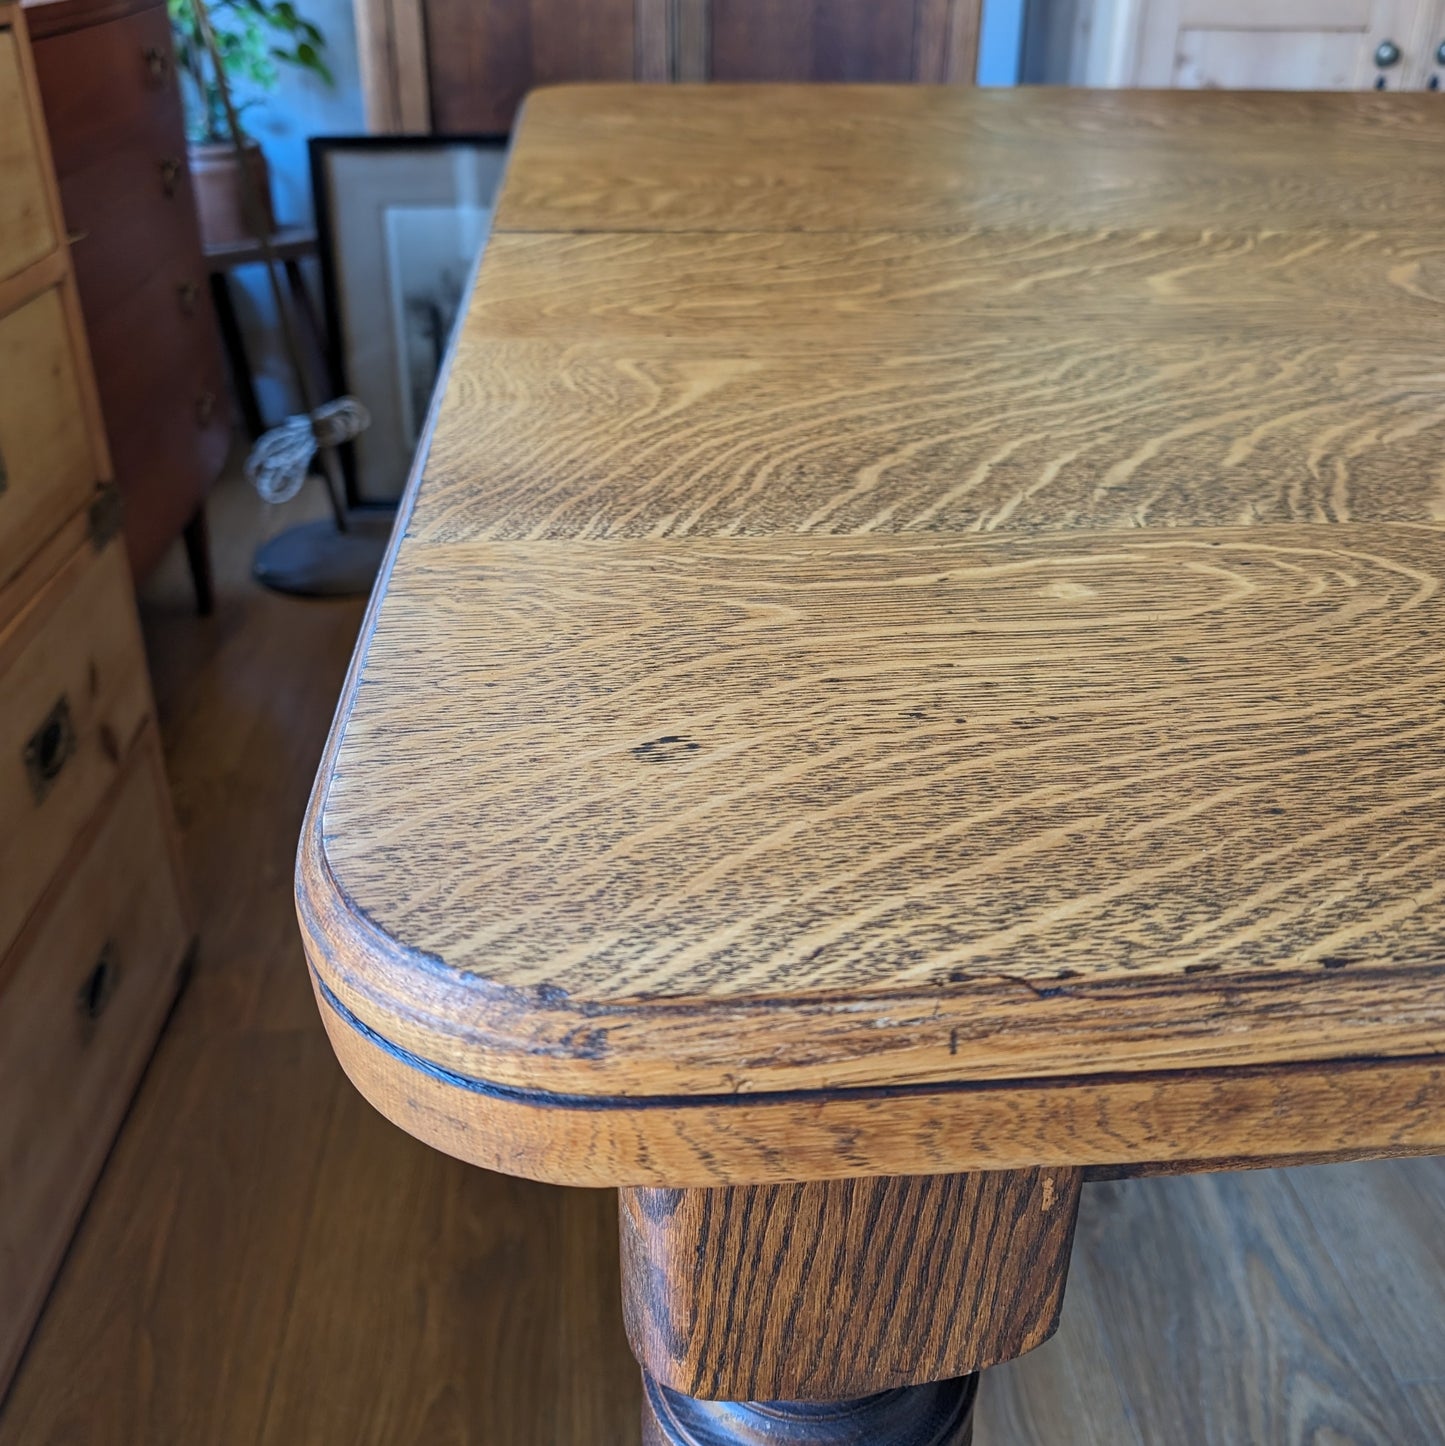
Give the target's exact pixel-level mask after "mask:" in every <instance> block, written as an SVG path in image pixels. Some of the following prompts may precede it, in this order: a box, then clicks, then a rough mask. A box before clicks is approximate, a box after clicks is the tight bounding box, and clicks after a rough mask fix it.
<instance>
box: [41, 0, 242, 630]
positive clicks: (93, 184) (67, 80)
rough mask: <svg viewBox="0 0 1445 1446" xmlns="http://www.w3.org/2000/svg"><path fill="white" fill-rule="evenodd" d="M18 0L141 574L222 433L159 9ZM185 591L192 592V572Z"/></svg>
mask: <svg viewBox="0 0 1445 1446" xmlns="http://www.w3.org/2000/svg"><path fill="white" fill-rule="evenodd" d="M29 15H30V29H31V35H32V38H33V41H34V48H35V65H36V71H37V73H38V76H39V81H40V91H41V97H42V99H43V101H44V105H45V118H46V126H47V129H48V130H49V133H50V143H51V149H52V151H53V153H54V156H55V169H56V173H57V176H58V178H59V183H60V199H61V205H62V207H63V208H64V212H65V221H66V226H67V228H68V230H69V232H70V234H71V237H72V238H73V242H74V250H73V255H74V261H75V275H76V284H77V286H78V288H79V291H80V303H81V310H82V312H83V313H84V316H85V325H86V332H87V334H88V336H89V339H90V347H91V353H92V355H93V357H94V362H95V372H96V380H97V384H98V386H99V389H100V402H101V410H102V412H103V414H104V417H105V428H106V433H107V437H108V439H109V442H110V450H111V457H112V461H113V465H114V469H115V480H116V482H117V484H118V486H119V487H120V491H121V496H122V499H123V502H124V513H123V518H124V524H123V525H124V529H125V541H126V550H127V552H128V553H129V555H130V562H131V567H132V570H133V571H134V572H135V573H136V575H137V576H144V575H145V574H146V573H147V572H149V571H150V569H151V568H152V567H154V566H155V564H156V563H157V562H158V561H159V560H160V557H161V554H162V553H163V552H164V551H165V550H166V548H167V547H168V546H169V545H170V544H171V543H172V542H173V541H174V540H175V538H176V537H177V535H178V534H180V533H181V532H182V531H186V530H187V529H190V535H189V536H188V541H191V542H195V541H197V540H198V537H197V534H198V533H199V532H200V526H201V524H200V522H199V519H200V517H201V516H202V513H201V504H202V502H203V500H204V498H205V494H206V490H207V488H208V487H209V486H210V484H211V482H212V481H213V480H214V479H215V477H216V475H217V473H219V471H220V469H221V467H222V465H223V464H224V462H225V458H226V452H227V448H228V446H229V443H230V419H229V411H228V407H227V405H226V401H225V395H226V394H225V372H224V369H223V363H222V360H221V351H220V341H219V336H218V333H217V329H216V320H215V315H214V312H213V311H212V308H211V300H210V291H209V288H208V286H207V277H206V266H205V262H204V260H203V258H202V254H201V241H200V234H199V231H198V229H197V225H196V214H195V205H194V200H193V196H192V192H191V178H190V171H189V168H188V166H187V163H186V137H185V126H184V120H183V116H182V110H181V95H180V88H179V85H178V82H177V76H176V68H175V61H174V56H173V52H172V45H171V31H170V21H169V18H168V16H167V13H166V7H165V5H164V4H162V3H157V0H53V3H50V4H45V5H37V6H35V7H33V8H32V9H31V10H30V11H29ZM192 555H193V557H194V556H195V549H194V548H193V549H192ZM200 555H201V556H202V557H204V550H203V549H202V551H201V554H200ZM203 571H204V569H203V568H202V572H203ZM197 590H198V593H200V595H201V597H202V599H203V601H204V598H205V596H206V588H205V579H204V577H203V576H201V575H198V577H197Z"/></svg>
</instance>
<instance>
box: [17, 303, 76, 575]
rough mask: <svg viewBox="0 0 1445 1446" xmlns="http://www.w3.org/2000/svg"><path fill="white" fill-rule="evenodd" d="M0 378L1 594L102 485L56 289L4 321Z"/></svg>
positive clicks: (68, 336)
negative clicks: (1, 480)
mask: <svg viewBox="0 0 1445 1446" xmlns="http://www.w3.org/2000/svg"><path fill="white" fill-rule="evenodd" d="M0 377H3V378H4V385H3V386H0V469H3V476H4V485H3V486H0V586H3V585H4V584H5V583H7V582H9V581H10V579H11V578H12V577H14V575H15V574H16V573H17V572H18V571H19V570H20V568H21V567H22V566H23V565H24V563H25V561H26V559H27V558H29V557H30V555H31V554H32V553H33V552H34V551H35V549H36V548H37V547H39V546H40V544H41V543H42V542H44V540H45V539H46V538H47V537H48V536H49V535H50V534H51V533H52V532H54V531H55V530H56V528H58V527H59V526H60V524H61V523H62V522H64V520H65V519H66V518H67V517H68V516H69V515H70V514H71V513H72V512H74V511H76V509H77V508H80V507H82V506H84V505H85V503H86V501H87V499H88V498H89V497H90V496H91V494H92V492H93V491H94V488H95V484H96V482H97V481H98V480H99V478H98V477H97V475H96V473H97V462H96V459H95V457H94V455H93V454H92V452H91V445H90V437H89V434H88V432H87V430H86V426H85V415H86V413H85V407H84V404H83V401H82V397H81V388H80V379H79V375H78V367H77V361H76V357H75V353H74V352H73V351H72V349H71V342H70V332H69V330H68V328H67V326H66V320H65V308H64V305H63V304H62V302H61V296H60V291H59V290H58V289H57V290H52V291H46V292H42V293H41V294H40V295H39V296H37V297H36V298H35V299H34V300H33V301H30V302H27V303H26V304H25V305H24V306H22V307H20V308H19V309H18V310H16V311H12V312H11V313H10V314H9V315H8V316H4V317H0Z"/></svg>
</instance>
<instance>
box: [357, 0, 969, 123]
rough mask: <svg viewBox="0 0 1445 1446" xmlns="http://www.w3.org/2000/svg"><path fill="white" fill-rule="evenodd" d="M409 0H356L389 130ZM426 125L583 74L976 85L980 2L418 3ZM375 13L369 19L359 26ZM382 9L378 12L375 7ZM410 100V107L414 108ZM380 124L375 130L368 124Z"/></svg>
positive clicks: (506, 112) (491, 116) (462, 117)
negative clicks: (403, 8) (391, 41)
mask: <svg viewBox="0 0 1445 1446" xmlns="http://www.w3.org/2000/svg"><path fill="white" fill-rule="evenodd" d="M404 3H405V0H359V5H358V11H359V13H360V14H362V16H363V29H362V33H363V50H364V51H366V52H367V54H368V56H371V64H369V65H368V66H366V67H365V69H366V73H367V89H368V110H369V114H371V115H373V116H374V117H375V118H376V119H375V120H374V124H376V125H377V128H378V129H385V128H391V125H392V118H393V117H394V116H404V115H406V114H407V113H408V112H407V106H406V104H405V103H404V102H398V101H396V100H395V99H394V97H393V95H392V92H393V90H394V89H395V87H394V86H392V84H391V82H390V81H389V79H388V78H387V76H386V75H385V74H379V73H377V71H376V70H374V68H373V67H379V68H380V71H382V72H385V71H386V68H387V66H388V65H391V66H393V67H400V66H402V58H401V57H400V55H399V54H398V53H397V49H396V48H395V47H391V48H388V47H384V46H378V47H377V50H378V52H379V54H380V60H377V58H376V57H375V56H372V55H371V51H370V50H369V49H368V46H367V43H366V40H365V37H366V36H367V35H370V34H371V33H372V32H373V31H375V32H376V33H378V34H380V33H382V32H385V33H386V34H397V33H401V32H402V31H404V30H405V29H406V27H405V26H402V25H401V24H400V18H399V16H398V14H397V8H398V6H399V5H402V4H404ZM420 3H422V4H423V6H424V10H425V26H424V29H425V36H426V42H425V56H426V66H425V74H424V75H421V76H416V75H415V69H414V68H413V71H412V74H413V80H412V82H411V90H412V91H413V92H416V91H419V90H421V91H429V93H430V111H431V122H432V128H433V129H434V130H436V131H439V132H444V133H450V134H458V133H465V132H488V131H491V132H498V131H506V130H509V129H510V128H511V125H512V120H513V117H514V116H515V114H516V110H517V107H518V105H519V104H520V102H521V99H522V97H523V96H524V95H525V94H526V92H527V91H529V90H531V89H532V88H533V87H534V86H539V85H552V84H557V83H558V82H564V81H579V80H664V81H665V80H719V81H764V80H836V81H849V80H862V81H933V82H962V83H970V82H972V80H973V75H974V68H975V65H976V62H977V52H978V17H979V11H980V7H981V0H420ZM373 6H374V7H377V8H378V14H379V15H380V18H379V19H378V20H377V22H376V24H372V23H371V22H370V21H368V20H366V18H365V12H366V11H367V10H368V7H373ZM383 10H384V11H385V14H384V15H381V11H383ZM414 110H415V107H413V113H414ZM377 122H379V124H377Z"/></svg>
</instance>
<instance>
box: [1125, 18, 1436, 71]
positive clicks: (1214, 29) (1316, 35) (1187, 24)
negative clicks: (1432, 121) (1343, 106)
mask: <svg viewBox="0 0 1445 1446" xmlns="http://www.w3.org/2000/svg"><path fill="white" fill-rule="evenodd" d="M1133 9H1134V11H1135V14H1136V15H1137V20H1138V27H1139V28H1138V32H1137V34H1138V41H1137V49H1136V51H1135V63H1134V65H1133V67H1132V74H1130V75H1128V77H1127V81H1128V83H1131V84H1134V85H1142V86H1160V87H1179V88H1185V89H1203V88H1218V89H1230V90H1246V89H1247V90H1360V89H1366V88H1369V87H1371V86H1374V87H1377V88H1380V89H1390V90H1397V89H1416V88H1418V87H1419V86H1421V85H1423V84H1424V82H1425V75H1426V71H1427V68H1428V62H1429V59H1430V55H1429V49H1430V47H1429V45H1428V44H1427V37H1428V35H1429V32H1430V30H1431V28H1432V27H1431V22H1432V20H1433V18H1434V13H1435V11H1436V9H1437V5H1436V4H1435V3H1434V0H1136V3H1135V5H1134V7H1133ZM1385 42H1389V43H1390V44H1392V45H1393V46H1394V48H1395V49H1396V50H1397V51H1398V53H1399V58H1398V59H1397V60H1396V61H1395V62H1394V63H1393V64H1388V65H1383V66H1382V65H1379V64H1377V63H1376V51H1377V49H1378V47H1379V46H1380V45H1381V44H1382V43H1385Z"/></svg>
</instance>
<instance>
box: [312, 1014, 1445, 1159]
mask: <svg viewBox="0 0 1445 1446" xmlns="http://www.w3.org/2000/svg"><path fill="white" fill-rule="evenodd" d="M317 1003H318V1005H319V1006H320V1009H321V1017H322V1022H323V1023H324V1024H325V1026H326V1031H327V1034H328V1035H329V1036H330V1038H331V1044H332V1047H333V1048H334V1049H335V1051H336V1055H337V1058H338V1059H339V1060H340V1061H341V1066H342V1068H343V1069H344V1070H345V1071H346V1073H347V1075H348V1076H349V1077H350V1079H351V1082H352V1083H353V1084H354V1085H355V1086H356V1087H357V1089H358V1090H360V1091H361V1093H362V1094H363V1095H365V1096H366V1098H367V1099H368V1100H370V1101H371V1103H372V1104H373V1105H374V1106H375V1107H376V1108H377V1109H378V1110H379V1111H380V1112H381V1113H382V1114H383V1115H385V1116H386V1117H387V1118H388V1119H389V1120H391V1121H393V1123H395V1124H397V1125H399V1126H400V1127H401V1128H402V1129H404V1130H406V1131H407V1133H408V1134H412V1135H415V1136H416V1137H417V1138H418V1139H421V1140H425V1141H426V1142H427V1144H429V1145H433V1146H435V1147H436V1148H437V1149H439V1150H444V1151H446V1153H447V1154H449V1155H455V1156H457V1157H458V1158H459V1159H463V1160H468V1161H470V1162H471V1163H472V1164H474V1165H481V1166H483V1167H484V1168H486V1169H489V1170H499V1171H502V1172H503V1173H505V1174H511V1175H523V1176H525V1177H527V1178H528V1179H532V1180H545V1181H549V1182H552V1183H555V1184H561V1185H616V1184H624V1185H663V1186H668V1187H679V1186H688V1185H697V1186H707V1185H727V1184H734V1185H742V1184H752V1183H756V1182H769V1181H776V1182H780V1183H781V1182H786V1181H792V1180H798V1179H805V1180H827V1179H844V1178H854V1177H864V1176H871V1175H889V1174H904V1173H908V1172H913V1173H917V1172H920V1171H925V1172H933V1173H937V1174H949V1173H957V1172H962V1171H970V1170H1022V1169H1029V1168H1032V1167H1033V1166H1036V1165H1040V1164H1045V1165H1101V1164H1117V1163H1118V1162H1120V1161H1123V1162H1126V1163H1127V1162H1129V1161H1131V1160H1138V1161H1143V1162H1145V1163H1149V1164H1152V1165H1156V1166H1157V1164H1158V1162H1159V1161H1160V1160H1170V1161H1176V1162H1178V1164H1179V1166H1180V1168H1181V1169H1183V1170H1188V1169H1198V1168H1201V1167H1203V1168H1208V1166H1209V1164H1210V1163H1211V1162H1213V1161H1216V1160H1220V1159H1223V1158H1226V1157H1228V1158H1230V1159H1231V1163H1232V1164H1238V1163H1240V1162H1242V1161H1245V1160H1252V1161H1259V1162H1260V1163H1262V1164H1268V1163H1272V1162H1275V1161H1280V1160H1285V1161H1288V1160H1290V1159H1293V1158H1296V1157H1297V1156H1300V1155H1311V1154H1314V1155H1331V1156H1334V1157H1336V1158H1341V1159H1343V1158H1359V1157H1362V1156H1369V1155H1372V1154H1387V1155H1389V1154H1432V1153H1435V1154H1438V1153H1442V1152H1445V1057H1442V1056H1439V1055H1436V1056H1431V1057H1427V1058H1423V1059H1406V1060H1395V1061H1387V1062H1349V1063H1330V1064H1319V1065H1268V1066H1264V1067H1261V1068H1258V1069H1253V1070H1230V1069H1211V1070H1181V1071H1175V1072H1172V1073H1163V1074H1141V1075H1127V1076H1108V1075H1105V1076H1097V1075H1093V1076H1091V1075H1085V1076H1080V1077H1074V1078H1064V1079H1058V1080H1052V1081H1050V1080H1033V1081H1022V1082H1015V1081H1003V1082H999V1083H994V1084H979V1085H977V1086H959V1087H956V1088H952V1089H950V1088H947V1087H944V1086H939V1087H935V1088H933V1089H928V1088H921V1089H913V1090H903V1091H886V1090H885V1091H877V1092H869V1091H862V1090H838V1091H834V1092H831V1093H828V1092H815V1093H805V1094H778V1095H753V1096H750V1095H746V1094H736V1095H728V1096H718V1095H714V1096H708V1097H703V1098H701V1099H698V1100H686V1099H678V1098H676V1097H668V1096H663V1097H660V1098H653V1099H633V1100H627V1099H615V1098H601V1097H597V1096H578V1095H570V1096H567V1095H563V1096H555V1095H545V1094H541V1095H538V1094H527V1093H524V1092H508V1091H505V1090H499V1089H497V1088H495V1087H494V1086H489V1085H487V1084H486V1083H485V1082H483V1081H478V1080H469V1079H466V1078H464V1077H462V1076H449V1075H447V1074H445V1073H444V1072H442V1071H440V1070H438V1069H436V1067H435V1066H432V1065H430V1064H428V1063H427V1062H426V1061H424V1060H419V1059H417V1058H415V1057H411V1056H400V1057H399V1056H398V1053H397V1051H396V1050H395V1048H394V1046H390V1045H388V1044H387V1043H386V1041H384V1040H382V1039H381V1038H380V1037H379V1036H377V1035H375V1034H374V1033H373V1032H365V1031H363V1030H360V1029H358V1027H357V1022H356V1021H355V1019H354V1017H353V1016H349V1015H348V1016H343V1015H341V1014H339V1013H338V1012H337V1009H336V1007H335V1004H334V1003H333V1002H332V1000H331V998H329V997H327V996H324V995H321V994H320V993H319V992H318V998H317Z"/></svg>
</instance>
